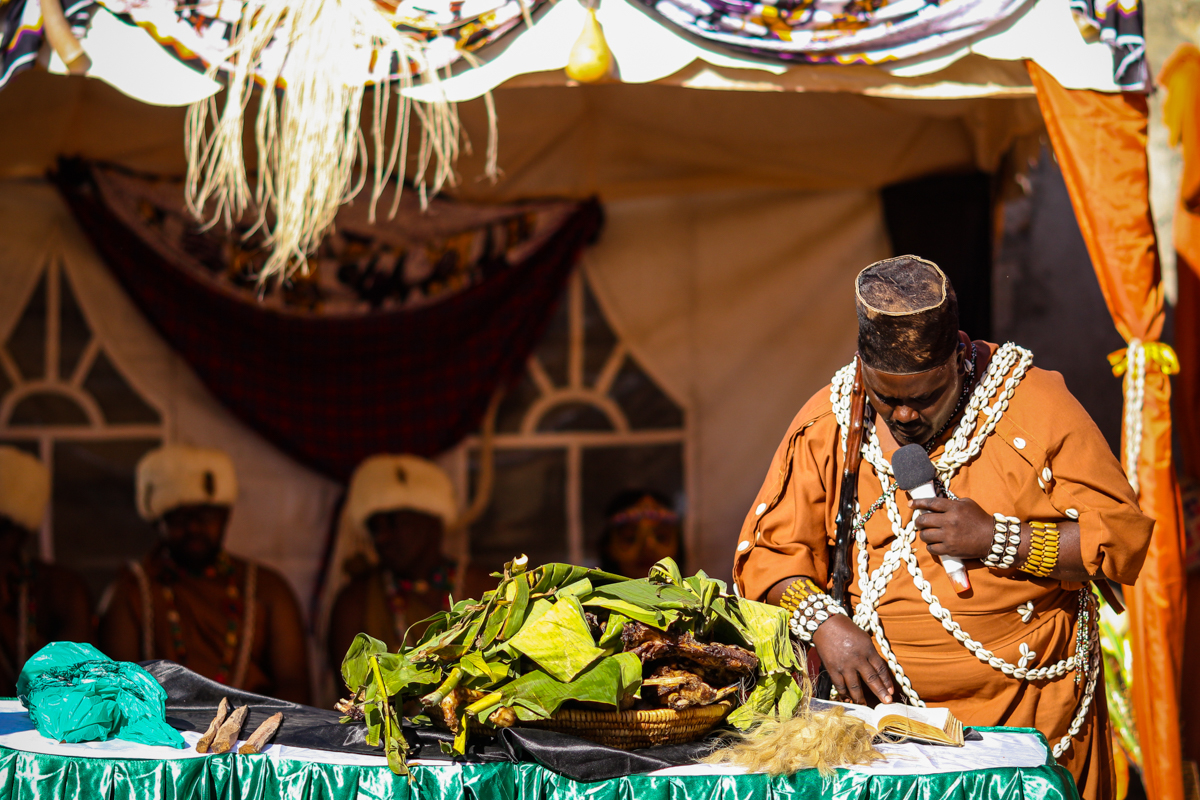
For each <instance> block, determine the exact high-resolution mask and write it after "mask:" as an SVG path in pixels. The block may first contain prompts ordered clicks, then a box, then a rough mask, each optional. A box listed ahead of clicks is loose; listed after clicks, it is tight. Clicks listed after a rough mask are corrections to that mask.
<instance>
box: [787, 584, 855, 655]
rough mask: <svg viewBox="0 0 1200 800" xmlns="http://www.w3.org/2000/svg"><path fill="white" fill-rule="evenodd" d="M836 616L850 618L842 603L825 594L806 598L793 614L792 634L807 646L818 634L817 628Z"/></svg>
mask: <svg viewBox="0 0 1200 800" xmlns="http://www.w3.org/2000/svg"><path fill="white" fill-rule="evenodd" d="M834 614H841V615H842V616H843V617H849V616H850V615H849V614H847V613H846V609H845V608H843V607H842V604H841V603H839V602H837V601H835V600H834V599H833V598H832V597H830V596H829V595H827V594H825V593H824V592H821V593H819V594H815V595H812V596H810V597H806V598H805V599H804V601H803V602H802V603H801V604H800V606H799V607H798V608H797V609H796V610H795V611H793V612H792V621H791V629H792V633H794V634H795V635H796V637H797V638H799V639H800V641H802V642H804V643H805V644H811V643H812V637H813V634H814V633H816V632H817V628H819V627H821V623H823V622H825V621H826V620H828V619H829V618H830V617H831V616H833V615H834Z"/></svg>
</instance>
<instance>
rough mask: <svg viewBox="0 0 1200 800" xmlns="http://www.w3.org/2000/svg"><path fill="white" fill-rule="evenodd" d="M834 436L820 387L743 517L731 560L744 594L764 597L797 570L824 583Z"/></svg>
mask: <svg viewBox="0 0 1200 800" xmlns="http://www.w3.org/2000/svg"><path fill="white" fill-rule="evenodd" d="M837 437H838V427H837V422H836V420H835V419H834V417H833V411H832V409H831V408H830V404H829V390H828V389H824V390H822V391H821V392H818V393H817V394H816V395H815V396H814V397H813V398H812V399H811V400H809V402H808V403H807V404H806V405H805V406H804V408H802V409H801V410H800V413H799V414H797V415H796V418H795V419H794V420H793V421H792V424H791V426H789V428H788V432H787V435H786V436H784V438H783V441H782V442H780V444H779V448H778V449H777V450H776V451H775V457H774V458H773V459H772V461H771V468H770V469H769V470H768V471H767V477H766V479H765V480H764V481H763V485H762V488H761V489H759V491H758V495H757V496H756V497H755V499H754V504H753V505H752V506H751V508H750V511H749V513H748V514H747V515H746V520H745V522H743V523H742V531H741V535H740V536H739V537H738V545H737V550H736V551H735V555H734V564H733V580H734V584H735V585H736V587H737V590H738V592H739V593H740V594H741V596H742V597H746V598H749V599H752V600H764V599H765V598H766V595H767V592H768V591H769V590H770V588H771V587H772V586H774V585H775V584H776V583H778V582H779V581H781V580H783V579H784V578H789V577H793V576H797V575H805V576H807V577H810V578H812V579H813V580H814V581H816V582H817V583H818V584H819V585H821V586H824V585H825V581H826V579H827V577H828V571H829V559H828V548H829V534H828V530H829V529H830V528H829V525H830V524H831V520H830V514H831V510H830V509H831V508H832V507H833V506H832V504H833V502H834V500H835V498H834V495H835V494H836V491H837V490H836V488H835V487H836V485H837V484H836V480H835V479H836V475H837V463H836V458H835V454H836V452H837V450H836V444H837Z"/></svg>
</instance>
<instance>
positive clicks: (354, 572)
mask: <svg viewBox="0 0 1200 800" xmlns="http://www.w3.org/2000/svg"><path fill="white" fill-rule="evenodd" d="M457 517H458V506H457V503H456V501H455V497H454V487H453V485H452V484H451V482H450V476H449V475H447V474H446V473H445V471H444V470H442V468H441V467H439V466H438V465H437V464H434V463H433V462H431V461H427V460H426V459H423V458H419V457H418V456H413V455H377V456H372V457H371V458H368V459H367V460H366V461H364V462H363V463H362V464H360V465H359V466H358V469H356V470H355V471H354V475H353V476H352V477H351V478H350V488H349V491H348V492H347V495H346V503H345V507H344V508H343V511H342V517H341V521H340V524H339V526H338V536H337V541H336V542H335V544H334V549H333V553H332V557H331V559H330V578H329V580H328V581H327V584H326V587H325V590H324V593H323V596H322V610H321V614H320V618H321V619H322V620H323V621H324V624H323V625H322V626H321V627H322V632H323V633H324V637H323V638H324V641H325V645H326V653H327V655H328V659H329V665H330V667H332V668H333V670H334V672H335V673H336V671H337V670H338V669H339V668H340V666H341V663H342V659H343V658H344V657H345V655H346V650H347V649H348V648H349V647H350V643H351V642H352V641H353V640H354V637H355V635H357V634H358V633H360V632H362V633H367V634H369V635H370V636H373V637H375V638H376V639H379V640H380V641H383V642H385V643H386V644H387V646H388V649H390V650H393V651H394V650H395V649H396V648H397V647H399V645H400V643H401V641H403V640H404V638H405V635H406V634H408V633H409V630H410V628H412V634H411V635H409V636H408V642H409V643H410V644H411V643H412V642H414V641H416V638H417V636H419V635H420V632H421V629H419V628H416V627H415V625H416V623H419V622H420V621H421V620H423V619H425V618H426V617H428V616H430V615H431V614H434V613H436V612H438V611H443V610H448V609H449V607H450V605H449V604H450V595H451V593H454V594H455V596H460V595H461V597H479V596H480V595H482V593H483V592H485V591H487V590H488V589H489V588H495V583H496V582H495V580H491V579H489V578H488V577H487V576H486V575H485V574H483V573H482V572H478V573H477V572H475V571H469V572H464V568H465V563H464V562H465V558H461V557H460V558H458V559H454V558H450V557H448V556H447V555H446V554H445V536H446V532H447V530H448V529H449V528H451V527H452V526H453V525H454V524H455V521H456V520H457Z"/></svg>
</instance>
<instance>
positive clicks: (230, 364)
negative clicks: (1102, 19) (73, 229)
mask: <svg viewBox="0 0 1200 800" xmlns="http://www.w3.org/2000/svg"><path fill="white" fill-rule="evenodd" d="M53 177H54V179H55V181H56V183H57V185H58V186H59V189H60V191H61V193H62V196H63V197H64V198H65V200H66V202H67V204H68V205H69V206H70V208H71V210H72V212H73V213H74V215H75V218H76V220H77V221H78V223H79V225H80V227H81V228H82V229H83V230H84V231H85V233H86V234H87V236H88V238H89V239H90V240H91V242H92V244H93V245H94V246H95V248H96V250H97V251H98V252H99V254H100V256H101V258H102V259H103V260H104V261H105V263H106V264H107V265H108V267H109V268H110V269H111V270H112V272H113V273H114V275H115V276H116V277H117V279H118V280H119V281H120V283H121V285H122V286H123V287H124V289H125V290H126V291H127V292H128V293H129V295H130V296H131V297H132V298H133V300H134V301H135V303H136V304H137V306H138V308H139V309H141V311H142V313H143V314H145V316H146V317H147V319H149V320H150V322H151V323H152V324H153V325H154V327H155V328H157V330H158V331H159V333H161V334H162V336H163V338H164V339H165V340H166V341H167V342H168V343H169V344H170V345H171V347H173V348H174V349H175V350H176V351H177V352H178V353H179V354H180V355H182V356H183V358H185V359H186V360H187V361H188V363H189V364H191V366H192V367H193V368H194V369H195V371H196V373H197V374H198V375H199V376H200V378H201V379H202V380H203V381H204V383H205V384H206V385H207V386H208V388H209V389H210V390H211V391H212V392H213V394H214V395H216V397H217V398H218V399H219V400H220V401H221V402H222V403H224V404H225V405H226V406H227V407H228V408H229V409H230V410H231V411H232V412H233V413H234V414H236V415H237V416H238V417H240V418H241V419H242V420H244V421H245V422H246V423H248V424H249V425H250V426H251V427H252V428H254V429H255V430H256V431H258V432H259V433H261V434H262V435H263V436H265V437H266V438H267V439H268V440H270V441H271V442H273V443H275V444H276V445H277V446H279V447H280V448H282V449H283V450H284V451H286V452H287V453H289V454H291V455H292V456H294V457H295V458H297V459H298V460H300V461H301V462H303V463H305V464H307V465H309V466H311V467H313V468H315V469H317V470H319V471H321V472H323V473H325V474H327V475H329V476H331V477H334V478H337V479H345V478H346V477H347V476H348V475H349V474H350V472H351V471H352V470H353V469H354V467H355V466H356V465H357V464H358V463H359V462H360V461H362V460H363V459H364V458H366V457H368V456H370V455H372V454H375V453H382V452H408V453H416V454H418V455H424V456H431V455H434V454H436V453H439V452H441V451H443V450H445V449H446V448H448V447H451V446H453V445H454V444H455V443H457V442H458V441H460V440H461V439H462V438H463V437H465V436H466V435H468V434H470V433H471V432H472V431H473V430H475V429H476V428H477V427H478V425H479V422H480V420H481V419H482V417H483V414H484V413H485V411H486V409H487V405H488V402H489V399H490V397H491V395H492V394H493V392H494V391H495V390H496V388H497V387H498V386H500V385H502V384H505V383H507V382H509V381H511V380H513V379H515V378H516V377H517V376H518V375H519V374H520V371H521V369H522V367H523V365H524V363H525V360H526V358H527V356H528V355H529V353H530V351H531V350H532V348H533V347H534V345H535V344H536V343H537V341H538V339H539V337H540V336H541V334H542V332H543V330H544V328H545V326H546V324H547V322H548V320H549V318H550V315H551V313H552V312H553V310H554V307H555V304H556V303H557V301H558V298H559V296H560V294H561V292H562V289H563V287H564V284H565V281H566V279H567V277H568V276H569V274H570V272H571V269H572V267H573V265H574V264H575V261H576V259H577V258H578V256H579V253H580V251H581V249H582V248H583V247H584V246H585V245H586V244H587V243H589V242H590V241H592V240H593V239H594V237H595V236H596V235H597V233H598V231H599V229H600V226H601V224H602V214H601V210H600V206H599V204H598V203H597V202H596V201H594V200H590V201H585V202H580V203H572V204H569V213H567V214H565V215H564V221H563V222H562V223H561V225H559V226H558V227H557V229H555V230H554V231H553V232H552V233H551V234H550V235H548V236H546V237H544V239H543V240H541V241H540V242H538V243H537V246H536V247H534V248H533V249H532V251H531V252H528V253H523V258H522V260H520V261H518V262H517V263H507V264H504V265H503V267H502V268H495V267H494V265H493V268H491V269H485V270H483V271H482V272H481V275H482V277H481V278H480V279H479V280H478V281H476V282H474V283H473V285H470V286H469V287H468V288H466V289H463V290H462V291H459V292H457V293H453V294H451V295H450V296H449V297H446V298H445V299H438V300H436V301H435V302H431V303H428V304H425V305H423V306H420V307H417V308H414V309H411V310H408V309H402V310H375V311H372V310H368V311H366V312H364V313H356V314H337V315H334V314H318V313H296V312H293V311H290V310H286V309H279V308H271V307H267V306H264V305H261V304H258V303H255V302H251V301H247V300H246V299H245V298H243V297H239V296H237V295H236V294H235V293H232V292H230V291H227V290H225V289H224V288H223V287H222V286H221V285H219V284H218V283H216V282H214V281H211V280H205V279H204V277H203V276H202V275H199V274H197V272H196V270H195V269H191V268H185V267H184V266H182V265H180V264H178V263H173V261H172V259H171V258H169V257H166V256H165V255H164V254H165V253H167V252H168V251H167V250H165V249H164V245H163V243H162V242H159V241H155V240H154V238H153V237H152V236H149V235H147V231H146V230H144V229H141V228H140V227H138V226H135V225H133V224H131V223H130V218H129V216H128V214H122V213H120V209H115V208H113V207H112V206H111V205H109V204H108V203H107V202H106V199H107V198H106V196H105V194H104V193H103V192H102V191H101V190H100V186H99V183H98V181H97V177H98V173H97V168H96V167H95V166H93V165H87V164H83V163H80V162H78V161H76V162H63V163H62V164H61V165H60V168H59V170H58V172H57V173H56V175H54V176H53ZM339 219H340V217H339ZM528 249H529V248H526V250H528Z"/></svg>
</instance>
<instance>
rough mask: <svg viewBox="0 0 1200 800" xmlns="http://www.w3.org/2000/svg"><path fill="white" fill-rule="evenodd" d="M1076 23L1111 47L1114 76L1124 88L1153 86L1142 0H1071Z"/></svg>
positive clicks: (1081, 28) (1138, 88)
mask: <svg viewBox="0 0 1200 800" xmlns="http://www.w3.org/2000/svg"><path fill="white" fill-rule="evenodd" d="M1070 3H1071V13H1072V14H1074V15H1075V21H1076V24H1078V25H1079V29H1080V30H1081V31H1083V32H1084V36H1085V37H1087V38H1090V39H1099V40H1100V41H1102V42H1104V43H1105V44H1107V45H1108V46H1109V47H1111V48H1112V51H1113V80H1115V81H1116V84H1117V85H1118V86H1120V87H1121V88H1122V89H1123V90H1125V91H1130V92H1144V91H1149V90H1150V68H1149V67H1148V66H1147V64H1146V36H1145V34H1144V29H1143V12H1142V0H1070Z"/></svg>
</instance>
